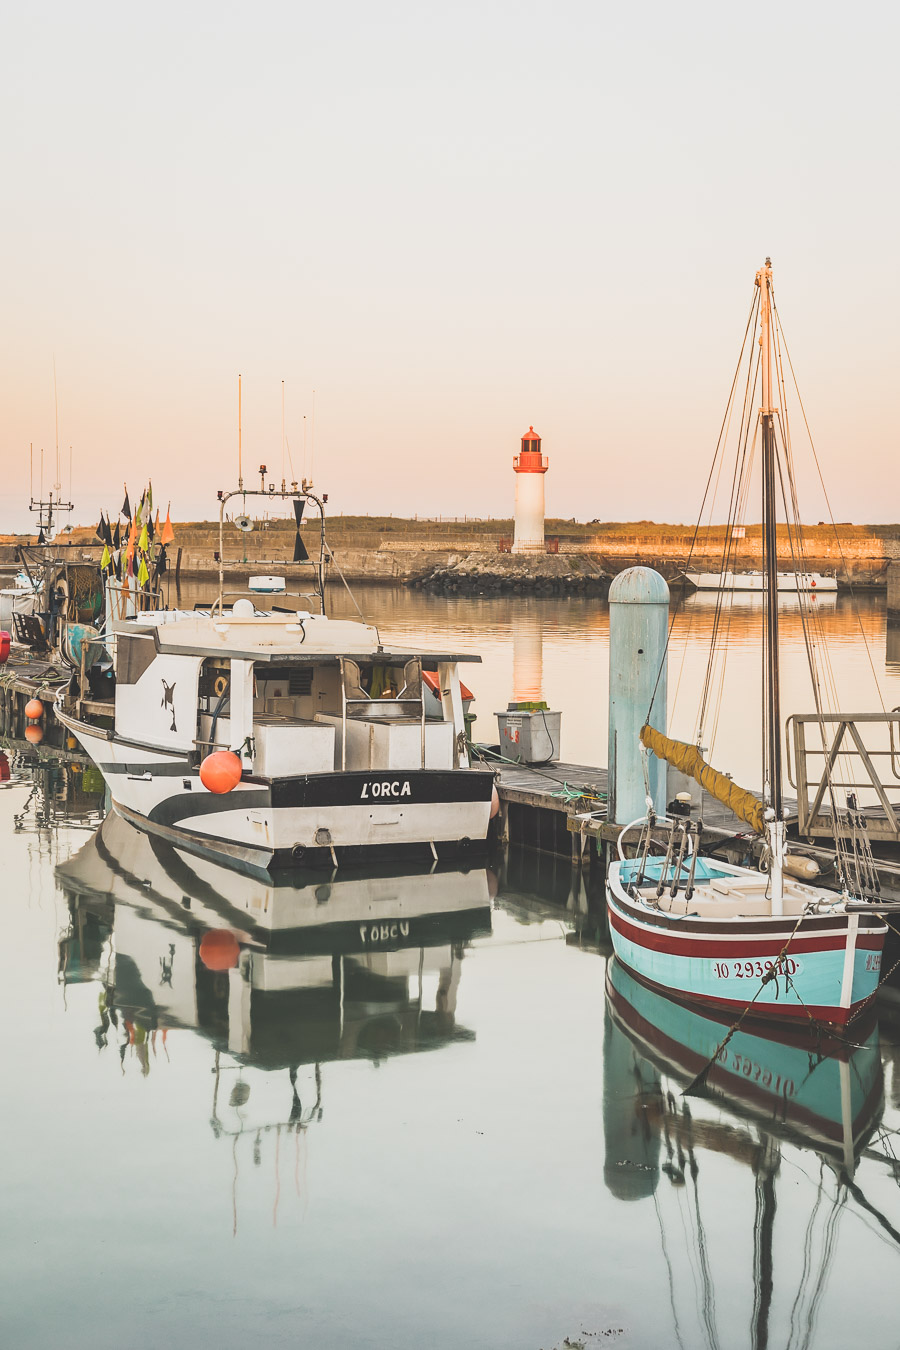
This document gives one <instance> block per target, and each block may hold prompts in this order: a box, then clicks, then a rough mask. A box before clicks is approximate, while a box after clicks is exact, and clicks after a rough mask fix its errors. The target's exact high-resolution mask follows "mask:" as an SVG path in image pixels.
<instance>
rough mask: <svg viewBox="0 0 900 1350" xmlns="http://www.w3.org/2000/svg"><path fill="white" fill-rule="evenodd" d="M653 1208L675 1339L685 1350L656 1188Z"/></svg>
mask: <svg viewBox="0 0 900 1350" xmlns="http://www.w3.org/2000/svg"><path fill="white" fill-rule="evenodd" d="M653 1207H654V1209H655V1210H656V1222H657V1223H658V1224H659V1238H660V1242H661V1244H662V1252H663V1260H664V1261H665V1263H666V1271H667V1272H668V1276H669V1304H670V1306H671V1308H672V1325H673V1327H674V1330H675V1339H676V1340H677V1342H678V1344H679V1346H680V1347H681V1350H685V1345H684V1341H683V1340H682V1338H681V1325H680V1323H679V1321H678V1311H677V1309H676V1307H675V1280H674V1277H673V1275H672V1259H671V1257H670V1256H669V1249H668V1247H667V1246H666V1232H665V1228H664V1227H663V1221H662V1212H661V1210H660V1208H659V1192H658V1191H657V1190H656V1188H655V1187H654V1190H653Z"/></svg>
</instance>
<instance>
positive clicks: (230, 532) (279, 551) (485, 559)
mask: <svg viewBox="0 0 900 1350" xmlns="http://www.w3.org/2000/svg"><path fill="white" fill-rule="evenodd" d="M545 532H546V537H547V539H548V541H549V542H550V546H551V547H554V548H558V551H559V558H560V561H559V562H558V561H557V560H556V557H555V556H554V554H552V553H551V554H537V555H533V556H532V555H527V563H526V565H527V566H530V567H532V568H533V569H534V570H535V572H536V573H537V574H543V573H544V572H545V571H546V574H547V575H559V574H560V572H561V571H562V572H566V571H568V572H573V571H574V572H579V571H580V572H582V573H587V572H596V571H602V572H604V573H606V574H607V575H609V576H613V575H615V574H616V573H618V572H621V571H623V570H624V569H625V568H626V567H632V566H636V565H642V566H648V567H653V568H655V569H656V570H657V571H659V572H661V573H662V574H663V576H665V577H666V578H668V579H672V578H674V577H675V576H676V575H677V573H678V572H679V571H681V570H682V569H683V568H684V567H685V566H686V564H687V561H688V558H689V557H691V565H692V566H693V567H696V568H698V569H702V570H718V569H719V567H720V565H721V559H722V556H723V551H724V541H725V532H724V529H723V528H722V527H715V528H712V529H710V530H705V531H702V532H701V533H700V534H699V535H698V537H697V539H696V541H694V531H693V529H692V528H689V527H686V526H679V525H658V524H655V523H653V522H651V521H640V522H631V523H619V524H616V523H613V522H608V523H599V522H590V523H586V524H585V523H579V522H576V521H571V520H554V519H548V520H547V522H546V530H545ZM68 538H69V540H70V542H71V544H72V547H73V554H74V555H75V556H76V557H78V558H79V559H80V558H81V556H82V555H84V556H86V557H95V556H99V552H100V547H99V545H98V544H96V541H95V539H94V535H93V529H92V528H91V527H79V528H76V529H75V530H73V531H72V533H71V535H70V536H69V537H68ZM303 538H304V541H305V543H306V547H307V549H308V550H309V552H310V553H311V554H312V553H314V552H315V551H316V550H317V545H318V532H317V529H316V527H315V525H314V524H312V525H310V524H308V525H306V526H305V527H304V530H303ZM512 538H513V521H512V520H511V519H509V520H469V519H465V520H416V519H412V520H405V519H398V518H394V517H374V516H334V517H331V518H329V520H328V540H329V543H330V546H331V548H332V549H333V551H334V554H335V557H336V558H337V561H338V564H339V566H340V568H341V571H342V572H343V573H344V575H345V577H346V578H347V580H348V581H361V582H362V581H364V582H384V583H387V584H394V585H398V584H405V583H408V582H414V581H416V580H420V579H422V578H424V577H426V576H428V575H429V574H431V573H435V572H446V571H447V570H449V569H454V568H459V567H460V566H461V565H463V564H470V565H471V564H474V563H477V565H478V567H479V570H481V571H482V572H484V571H487V570H490V567H491V565H492V563H493V562H494V561H496V560H498V559H503V560H504V561H505V558H506V556H507V555H506V550H507V549H508V548H509V547H510V545H511V543H512ZM804 539H805V547H806V566H807V567H808V568H809V569H810V570H813V571H822V572H838V573H840V572H841V571H842V569H843V567H844V565H846V569H847V572H848V574H849V577H850V580H851V581H852V582H853V584H854V585H859V586H866V587H868V586H871V587H873V588H877V589H884V588H886V586H887V572H888V565H889V564H890V563H891V562H892V561H898V562H900V525H868V526H861V525H851V524H840V525H838V526H837V538H836V537H835V532H834V531H833V530H832V528H831V527H830V526H824V525H819V526H809V527H805V530H804ZM15 542H16V541H15V540H14V538H12V537H10V536H6V541H5V542H0V565H3V564H6V566H7V567H9V566H11V565H12V564H13V563H14V560H15ZM22 542H27V540H24V539H23V541H22ZM692 542H693V553H691V549H692ZM218 547H219V533H218V524H217V522H202V521H201V522H191V523H183V524H177V523H176V525H175V545H174V546H173V548H172V549H170V560H171V564H172V566H173V567H174V566H175V564H176V562H177V561H178V559H179V555H180V572H181V575H182V576H185V577H210V576H214V575H216V573H217V571H218V564H217V562H216V558H215V554H216V552H217V550H218ZM293 549H294V529H293V523H292V522H288V521H283V520H270V521H267V520H260V521H257V522H256V528H255V529H254V530H253V531H252V532H251V533H250V534H247V535H242V534H240V533H239V532H238V531H237V529H236V528H235V527H234V525H233V524H232V523H230V522H228V523H226V526H225V558H226V566H227V571H228V574H229V575H230V576H234V575H240V574H246V573H247V571H248V570H255V571H271V570H275V569H276V568H277V569H278V570H286V571H287V573H288V575H291V574H294V572H295V569H293V567H292V566H291V564H290V559H291V558H292V557H293ZM778 554H779V564H780V565H781V566H783V567H784V568H785V569H788V568H790V567H791V565H792V557H791V547H790V540H789V539H788V536H787V532H786V530H785V529H784V528H783V527H782V528H781V529H780V530H779V539H778ZM244 556H246V557H247V560H248V561H247V563H246V564H244V563H243V561H242V559H243V557H244ZM514 556H516V557H518V556H519V555H514ZM551 560H552V564H551ZM562 560H565V561H562ZM729 561H730V565H731V566H732V567H733V568H734V569H735V570H737V571H747V570H751V569H756V568H759V567H760V566H761V564H762V534H761V531H760V528H759V526H748V527H747V532H746V537H745V538H743V539H740V540H734V541H732V552H731V557H730V560H729ZM298 570H299V569H298ZM497 570H498V571H503V570H504V568H503V566H502V565H500V564H498V568H497Z"/></svg>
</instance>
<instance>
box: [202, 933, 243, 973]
mask: <svg viewBox="0 0 900 1350" xmlns="http://www.w3.org/2000/svg"><path fill="white" fill-rule="evenodd" d="M240 954H241V944H240V943H239V942H238V940H237V938H236V937H235V936H234V933H232V932H231V930H230V929H229V928H211V929H210V930H209V932H208V933H204V934H203V937H202V938H201V939H200V960H201V961H202V962H203V964H204V965H205V966H206V969H207V970H234V968H235V966H236V965H237V963H238V957H239V956H240Z"/></svg>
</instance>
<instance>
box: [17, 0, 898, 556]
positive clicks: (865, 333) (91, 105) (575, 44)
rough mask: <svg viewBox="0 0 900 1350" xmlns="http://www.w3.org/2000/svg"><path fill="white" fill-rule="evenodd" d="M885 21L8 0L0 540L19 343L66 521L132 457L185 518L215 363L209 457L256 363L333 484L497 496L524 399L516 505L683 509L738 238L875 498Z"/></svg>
mask: <svg viewBox="0 0 900 1350" xmlns="http://www.w3.org/2000/svg"><path fill="white" fill-rule="evenodd" d="M898 38H900V17H898V13H897V11H896V9H895V8H894V7H891V6H888V5H885V4H883V3H881V4H877V5H876V4H871V3H863V4H860V5H858V6H856V7H855V8H854V9H853V10H852V11H850V10H848V9H847V7H846V5H837V4H832V3H829V2H827V0H826V2H825V3H823V2H822V0H819V3H791V2H790V0H781V2H780V3H778V4H772V3H768V0H761V3H758V4H756V5H755V6H753V7H751V8H747V7H739V6H733V5H722V4H721V3H692V2H691V0H686V3H682V4H680V5H672V4H671V3H659V2H658V0H648V3H645V4H643V5H640V6H627V5H621V4H615V5H613V4H608V3H602V2H600V0H594V3H590V4H588V3H575V2H574V0H568V2H567V0H554V3H552V4H551V3H530V2H529V0H518V2H517V3H506V2H505V3H496V2H495V0H480V2H479V3H477V4H470V3H467V0H461V3H457V4H455V5H453V6H439V5H436V4H431V5H429V4H422V3H421V0H419V2H418V3H412V2H411V0H410V2H408V3H407V2H404V3H396V2H392V0H382V3H379V4H377V5H376V4H372V3H359V2H358V0H346V2H341V0H337V2H336V3H333V4H331V5H322V4H315V5H313V4H309V3H304V2H303V0H296V2H295V3H291V4H280V3H265V2H264V0H263V2H261V3H259V4H256V5H254V6H249V5H237V4H230V3H226V2H223V0H217V3H215V4H206V3H191V2H190V0H188V2H187V3H185V2H184V0H182V2H181V3H178V4H171V3H165V2H164V3H158V4H156V5H154V6H152V7H147V6H132V5H129V6H125V5H121V4H120V3H117V4H101V3H92V2H91V0H84V2H83V3H81V4H79V5H71V4H61V3H53V2H52V0H51V2H50V3H46V4H43V5H41V6H36V5H19V6H12V5H7V6H6V7H5V9H4V13H3V19H2V42H0V116H2V135H0V246H2V257H3V265H2V267H0V313H2V315H3V322H2V325H0V450H2V456H3V466H4V475H3V486H2V491H0V506H2V509H0V530H11V529H25V528H27V522H28V511H27V504H28V496H29V444H30V443H33V445H34V447H35V457H36V463H37V464H39V462H40V455H39V452H40V448H41V447H43V448H44V450H45V472H44V482H45V486H46V484H47V482H49V481H50V480H51V479H52V477H53V476H54V475H53V461H54V456H55V450H54V445H55V429H54V407H55V404H54V363H55V370H56V382H57V396H58V414H59V444H60V447H61V456H62V461H63V474H62V485H63V489H64V491H66V490H68V481H69V480H68V461H69V447H70V446H71V447H72V452H71V461H72V469H73V477H72V493H73V497H74V499H75V502H76V511H75V513H74V516H75V519H76V520H78V521H81V522H84V523H86V522H88V521H89V520H91V519H94V518H96V516H97V513H98V512H99V510H100V509H101V508H102V509H107V510H109V509H111V510H113V512H115V510H117V508H118V506H119V505H120V503H121V498H122V495H123V494H122V485H123V483H124V482H126V481H127V483H128V486H129V489H130V491H131V493H132V496H133V495H134V493H135V491H136V490H137V491H138V492H139V490H140V487H141V486H142V485H143V483H144V482H146V480H147V478H148V477H151V478H152V480H153V486H154V494H155V498H156V500H157V501H160V500H162V501H163V503H165V502H167V501H168V500H171V503H172V512H173V518H180V519H196V518H202V517H210V516H212V515H213V514H215V511H216V502H215V494H216V490H217V489H218V488H227V487H233V486H235V485H236V480H237V471H238V463H237V443H238V431H237V428H238V417H237V382H238V374H240V375H241V377H242V394H243V398H242V403H243V462H244V468H245V477H249V476H250V474H251V470H255V468H256V466H257V465H258V464H259V463H260V462H265V463H266V464H267V465H268V466H269V470H270V472H269V475H268V477H269V478H270V479H271V478H275V479H276V480H278V479H280V477H281V466H282V435H281V407H282V400H281V391H282V381H284V390H285V414H286V435H287V443H288V447H289V457H286V459H285V476H286V477H287V478H288V479H290V478H292V477H294V476H296V477H300V476H301V475H302V473H303V467H304V442H305V444H306V455H305V465H306V473H307V475H309V474H310V472H311V473H312V476H313V478H314V481H315V484H316V486H317V488H318V489H319V490H320V491H323V492H328V494H329V509H331V510H333V511H335V512H341V511H342V512H346V513H355V512H369V513H372V514H387V513H393V514H395V515H407V514H413V513H418V514H420V515H437V514H443V515H463V514H468V515H475V516H488V515H495V516H496V515H509V514H511V512H512V502H513V493H514V480H513V473H512V456H513V454H514V453H515V452H516V451H517V450H518V448H519V438H520V437H521V436H522V434H523V433H524V432H525V430H526V429H527V428H528V426H529V425H534V427H535V428H536V429H537V430H538V431H539V433H540V434H541V435H542V437H543V442H544V444H543V448H544V452H545V453H546V454H547V456H548V457H549V461H550V469H549V472H548V474H547V478H546V492H547V512H548V514H552V515H556V516H562V517H570V516H574V517H576V518H577V519H579V520H585V519H593V518H599V519H605V520H641V519H655V520H658V521H672V522H676V521H682V522H686V523H690V522H692V521H693V520H695V519H696V516H697V514H698V510H699V503H700V498H701V494H702V490H703V485H704V483H705V480H706V475H707V472H708V468H709V464H710V462H711V458H712V454H713V449H714V446H715V441H716V436H717V434H718V429H719V424H720V422H721V419H722V414H723V411H724V407H725V401H726V397H727V394H728V389H729V386H730V382H731V378H732V374H733V370H734V366H735V363H736V360H737V354H738V350H739V346H740V341H741V337H742V334H743V328H744V323H745V321H746V316H747V312H748V309H749V305H750V300H751V297H752V293H753V280H754V275H755V273H756V270H757V268H759V267H760V266H761V265H762V263H763V261H764V259H765V256H766V255H767V254H769V255H771V256H772V260H773V266H774V277H775V286H776V296H777V301H778V305H779V311H780V314H781V318H782V321H783V324H784V329H785V333H786V336H787V339H788V342H789V344H790V349H791V354H792V357H793V360H794V366H795V370H796V372H797V377H798V381H799V384H800V389H801V392H802V394H803V398H804V401H805V405H806V411H807V414H808V416H809V420H810V423H811V426H812V429H813V434H814V437H815V443H816V448H817V451H818V453H819V457H820V459H821V462H822V466H823V471H824V474H825V478H826V482H827V483H828V486H829V491H830V493H831V498H832V506H833V507H834V510H835V515H836V517H837V519H839V520H854V521H856V522H858V523H866V522H879V521H896V520H900V502H898V500H897V495H898V494H897V475H896V472H895V468H894V466H895V463H896V453H897V440H898V438H897V423H898V414H897V406H896V404H897V400H896V398H895V379H896V377H895V370H896V367H897V356H898V353H897V327H896V322H895V316H896V315H897V313H898V300H900V294H898V292H900V268H898V261H897V244H896V229H897V219H898V205H900V179H898V175H897V172H896V139H897V122H898V94H897V88H898V86H897V81H896V74H895V65H896V52H897V49H898ZM313 391H315V392H313ZM799 458H800V456H799V454H798V459H799ZM291 464H293V469H294V473H293V474H292V473H291V471H290V470H291ZM36 477H37V470H36ZM37 486H38V484H37V481H36V482H35V488H37ZM806 486H807V484H806V483H805V481H804V480H803V478H802V474H801V502H802V503H804V506H805V509H804V515H805V517H806V518H807V519H810V520H817V519H820V518H822V516H823V513H824V508H823V506H822V503H821V500H820V499H819V498H818V497H817V496H816V494H815V493H811V494H810V495H809V497H807V495H806V493H805V491H804V488H805V487H806ZM807 501H808V505H806V503H807Z"/></svg>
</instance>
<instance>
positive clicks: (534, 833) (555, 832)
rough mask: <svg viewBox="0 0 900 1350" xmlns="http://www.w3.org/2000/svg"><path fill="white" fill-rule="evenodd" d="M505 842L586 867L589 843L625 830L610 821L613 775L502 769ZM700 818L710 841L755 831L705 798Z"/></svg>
mask: <svg viewBox="0 0 900 1350" xmlns="http://www.w3.org/2000/svg"><path fill="white" fill-rule="evenodd" d="M496 768H497V772H498V774H499V782H498V784H497V792H498V795H499V797H500V819H501V836H502V839H503V841H504V842H512V843H520V844H525V845H526V846H528V847H531V848H536V849H539V850H541V851H542V852H551V853H556V854H560V855H564V856H570V857H571V858H572V860H573V862H574V861H581V859H582V856H583V854H584V850H585V847H586V845H587V844H588V841H590V840H596V841H598V842H602V843H614V842H615V841H616V839H617V838H618V836H619V831H620V829H621V826H620V825H615V824H610V823H609V822H608V821H607V818H606V806H607V791H608V784H609V774H608V771H607V770H606V769H601V768H598V767H594V766H591V765H586V764H569V763H566V762H563V761H559V762H556V763H553V764H546V765H541V766H540V767H534V766H532V765H529V764H508V763H499V764H497V765H496ZM785 807H786V809H787V813H788V816H787V819H788V827H789V828H790V826H791V825H792V824H795V823H796V816H797V807H796V802H794V801H786V802H785ZM693 814H694V818H695V819H696V818H697V817H698V816H699V819H700V820H702V822H703V836H704V841H705V842H708V843H712V842H714V841H716V840H721V839H725V838H731V837H733V836H735V835H748V836H749V835H750V834H751V831H750V829H749V827H748V826H747V825H746V824H745V823H744V821H742V820H741V819H740V818H739V817H738V816H736V815H735V814H734V812H733V811H729V810H728V808H727V807H726V806H723V805H722V804H721V802H718V801H716V799H715V798H714V797H710V796H709V794H708V793H706V792H703V793H702V804H701V807H700V810H699V812H697V811H695V812H694V813H693Z"/></svg>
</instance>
